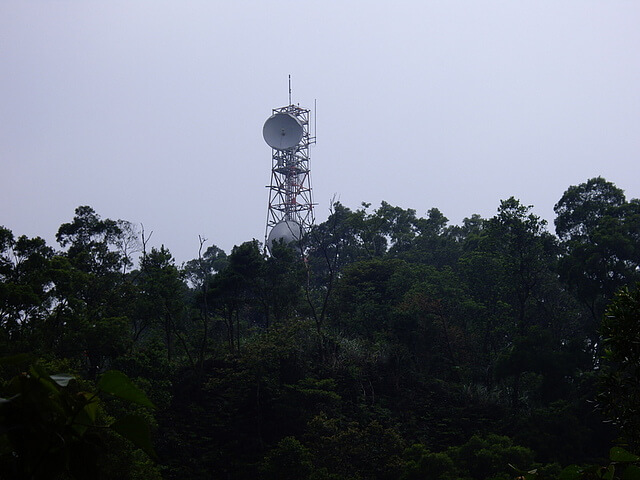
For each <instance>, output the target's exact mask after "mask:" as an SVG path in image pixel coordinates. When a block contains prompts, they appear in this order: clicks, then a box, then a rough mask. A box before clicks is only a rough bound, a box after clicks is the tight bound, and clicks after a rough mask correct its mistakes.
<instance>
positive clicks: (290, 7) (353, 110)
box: [0, 0, 640, 262]
mask: <svg viewBox="0 0 640 480" xmlns="http://www.w3.org/2000/svg"><path fill="white" fill-rule="evenodd" d="M639 25H640V2H637V1H588V0H574V1H558V0H550V1H544V0H536V1H511V0H509V1H482V0H474V1H471V0H469V1H455V0H447V1H424V0H423V1H413V2H408V1H393V2H391V1H385V2H382V1H375V0H369V1H357V2H356V1H341V2H338V1H328V0H325V1H322V2H301V1H279V0H270V1H227V2H217V1H189V0H180V1H158V0H149V1H135V0H127V1H108V2H107V1H100V2H98V1H85V0H82V1H80V0H76V1H64V0H55V1H54V0H50V1H35V0H33V1H23V0H20V1H14V0H2V2H0V158H1V162H2V164H1V165H2V168H1V174H0V206H1V209H2V210H1V212H0V224H3V225H5V226H6V227H8V228H10V229H12V230H13V232H14V234H16V235H21V234H26V235H28V236H36V235H39V236H42V237H44V238H46V239H47V241H48V242H49V243H50V244H52V245H54V246H57V245H56V244H55V241H54V235H55V232H56V231H57V229H58V227H59V226H60V224H61V223H64V222H68V221H70V220H71V219H72V217H73V211H74V209H75V207H77V206H79V205H90V206H92V207H93V208H94V209H95V210H96V211H97V212H98V214H100V215H101V216H102V217H108V218H113V219H124V220H129V221H131V222H134V223H137V224H140V223H143V224H144V226H145V229H146V230H147V231H153V232H154V233H153V237H152V242H151V243H152V244H154V245H160V244H164V245H166V246H167V247H168V248H169V249H170V250H171V252H172V253H173V254H174V256H175V257H176V258H177V260H178V262H183V261H186V260H189V259H191V258H194V257H196V256H197V251H198V235H203V236H204V237H206V238H207V239H208V240H209V242H208V243H209V244H210V243H215V244H216V245H218V246H219V247H221V248H223V249H224V250H225V251H227V252H229V251H230V249H231V247H232V246H233V245H235V244H240V243H242V242H244V241H247V240H250V239H252V238H257V239H259V240H263V238H264V228H265V220H266V208H267V193H268V192H267V189H266V188H265V186H266V185H267V184H268V183H269V176H270V162H271V150H270V148H269V147H268V146H267V145H266V144H265V143H264V141H263V139H262V125H263V123H264V121H265V120H266V119H267V118H268V117H269V115H270V114H271V109H272V108H275V107H280V106H284V105H286V104H287V103H288V92H287V75H289V74H291V76H292V82H293V102H294V103H299V104H300V106H303V107H307V108H313V103H314V100H315V99H317V145H316V146H314V147H312V149H311V176H312V183H313V187H314V197H315V201H316V202H317V203H318V206H317V210H316V218H317V220H318V221H322V220H324V219H326V217H327V214H328V208H329V203H330V199H331V198H332V197H333V196H334V195H335V196H336V198H337V199H339V200H340V201H341V202H342V203H344V204H345V205H347V206H349V207H351V208H357V207H358V206H359V205H360V203H361V202H370V203H372V204H373V206H374V207H375V206H377V205H379V204H380V201H382V200H385V201H387V202H389V203H391V204H392V205H398V206H401V207H403V208H413V209H415V210H416V211H417V213H418V215H420V216H424V215H425V214H426V212H427V210H428V209H429V208H432V207H437V208H439V209H440V210H441V211H442V212H443V213H444V215H445V216H447V217H448V218H449V220H450V222H451V223H452V224H458V223H460V222H461V221H462V219H463V218H464V217H468V216H470V215H472V214H473V213H478V214H480V215H482V216H483V217H490V216H492V215H493V214H494V213H495V212H496V209H497V207H498V205H499V201H500V199H504V198H508V197H509V196H511V195H514V196H516V197H517V198H519V199H520V200H521V201H522V202H523V203H526V204H532V205H534V212H535V213H537V214H538V215H540V216H542V217H543V218H546V219H548V220H549V221H552V220H553V205H554V204H555V203H556V202H557V200H558V199H559V198H560V196H561V195H562V193H563V192H564V190H566V188H567V187H568V186H569V185H576V184H578V183H581V182H583V181H585V180H587V179H588V178H591V177H594V176H598V175H602V176H604V177H605V178H607V179H608V180H610V181H612V182H614V183H615V184H616V185H618V186H619V187H621V188H623V189H624V190H625V192H626V194H627V196H628V197H629V198H637V197H640V161H639V160H640V155H639V154H640V28H638V26H639Z"/></svg>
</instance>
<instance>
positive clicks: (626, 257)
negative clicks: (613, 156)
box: [0, 178, 640, 480]
mask: <svg viewBox="0 0 640 480" xmlns="http://www.w3.org/2000/svg"><path fill="white" fill-rule="evenodd" d="M555 212H556V219H555V234H553V233H551V232H550V231H549V230H548V227H547V225H546V224H545V222H544V221H543V220H541V219H540V218H539V217H537V216H536V215H534V214H533V213H532V210H531V207H530V206H527V205H523V204H522V203H521V202H520V201H518V200H517V199H515V198H513V197H512V198H509V199H507V200H503V201H502V202H500V205H499V206H498V210H497V214H496V215H495V216H494V217H492V218H488V219H485V218H481V217H479V216H477V215H473V216H471V217H469V218H466V219H465V220H464V221H463V223H462V225H449V224H448V220H447V219H446V218H445V217H444V216H443V215H442V213H441V212H440V211H439V210H438V209H436V208H432V209H431V210H429V211H428V214H427V216H426V217H424V218H422V217H418V216H416V212H415V211H414V210H411V209H407V210H405V209H402V208H399V207H394V206H392V205H389V204H387V203H385V202H383V203H382V204H381V205H380V206H379V207H378V208H375V209H371V207H370V205H366V204H363V205H362V206H361V207H360V208H358V209H355V210H353V209H350V208H348V207H346V206H344V205H342V204H340V203H335V204H333V205H332V208H331V212H330V215H329V217H328V219H327V220H326V221H325V222H323V223H321V224H319V225H316V226H315V227H314V228H313V229H312V230H311V231H310V232H309V234H308V237H307V238H306V239H305V242H304V248H303V249H296V248H291V247H288V246H285V245H276V246H275V247H274V248H273V252H272V254H271V255H266V254H265V253H264V250H263V246H262V245H261V244H260V243H259V242H257V241H256V240H252V241H248V242H246V243H243V244H241V245H238V246H236V247H234V248H233V250H232V251H231V252H230V253H228V254H227V253H225V252H223V251H222V250H221V249H219V248H217V247H216V246H215V245H212V244H208V243H207V242H206V240H204V239H201V249H200V252H199V254H198V257H197V258H195V259H193V260H191V261H188V262H186V263H185V264H183V265H176V263H175V261H174V259H173V258H172V255H171V253H170V252H169V250H168V249H166V248H164V247H161V248H159V249H157V248H151V249H150V250H149V249H147V246H146V245H147V243H148V241H149V238H148V236H145V235H144V234H140V233H139V232H138V230H137V228H136V226H135V225H132V224H130V223H129V222H126V221H122V220H117V221H116V220H110V219H103V218H101V217H100V216H99V215H98V213H96V212H95V211H94V210H93V209H92V208H91V207H88V206H81V207H78V208H77V209H76V211H75V216H74V217H73V218H72V220H71V221H70V222H69V223H65V224H63V225H61V226H60V229H59V230H58V233H57V237H56V238H57V241H58V243H59V245H60V248H54V247H52V246H49V245H46V243H45V242H44V241H43V240H42V239H41V238H27V237H25V236H16V235H14V233H12V232H11V231H9V230H7V229H5V228H1V227H0V281H1V283H0V352H1V353H0V355H1V356H3V359H2V360H0V375H1V377H0V382H1V383H0V397H2V398H1V399H0V478H2V479H4V478H83V479H84V478H104V479H112V478H113V479H115V478H118V479H124V478H132V479H154V478H155V479H160V478H163V479H176V480H177V479H181V480H182V479H196V480H198V479H211V478H214V479H234V480H235V479H247V480H248V479H266V480H268V479H274V480H275V479H285V480H286V479H296V480H373V479H381V480H382V479H388V480H396V479H401V480H419V479H446V480H453V479H474V480H484V479H509V478H517V477H518V478H525V477H526V478H541V479H546V478H548V479H556V478H561V479H564V480H570V479H574V478H575V479H577V478H605V479H610V480H613V479H614V478H625V479H637V478H640V468H639V466H638V465H639V464H638V460H640V458H639V457H636V456H635V455H636V454H638V453H640V450H639V447H640V413H639V412H640V410H639V406H640V347H639V345H640V292H639V290H638V287H637V286H636V285H637V282H638V281H640V201H639V200H637V199H631V200H628V199H627V198H626V197H625V195H624V193H623V191H622V190H620V189H619V188H617V187H616V186H615V185H614V184H612V183H610V182H608V181H606V180H605V179H603V178H594V179H591V180H588V181H587V182H585V183H583V184H580V185H577V186H571V187H569V188H568V189H567V191H566V192H565V193H564V195H563V196H562V198H561V199H560V200H559V201H558V203H557V204H556V207H555ZM106 372H108V373H106ZM118 372H122V373H124V374H125V375H121V374H120V373H118ZM52 374H64V375H62V376H60V375H58V376H54V377H53V379H50V377H49V375H52ZM143 391H144V392H145V393H146V395H145V394H144V393H142V392H143ZM107 427H109V428H107ZM147 428H150V437H149V435H148V433H149V432H148V431H147ZM149 438H151V443H149Z"/></svg>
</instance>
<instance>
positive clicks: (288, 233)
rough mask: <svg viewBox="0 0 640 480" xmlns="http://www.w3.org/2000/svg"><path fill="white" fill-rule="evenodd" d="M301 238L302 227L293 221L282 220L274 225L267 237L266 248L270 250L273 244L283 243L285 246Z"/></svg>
mask: <svg viewBox="0 0 640 480" xmlns="http://www.w3.org/2000/svg"><path fill="white" fill-rule="evenodd" d="M301 238H302V227H301V226H300V225H299V224H298V222H294V221H293V220H283V221H281V222H280V223H278V224H276V226H274V227H273V228H272V229H271V231H270V232H269V237H267V247H268V248H269V250H271V247H272V246H273V242H283V243H285V244H287V245H289V244H291V243H294V242H297V241H299V240H300V239H301Z"/></svg>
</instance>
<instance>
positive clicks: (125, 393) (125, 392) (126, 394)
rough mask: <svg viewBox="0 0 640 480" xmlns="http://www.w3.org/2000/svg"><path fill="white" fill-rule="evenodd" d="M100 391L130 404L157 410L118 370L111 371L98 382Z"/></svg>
mask: <svg viewBox="0 0 640 480" xmlns="http://www.w3.org/2000/svg"><path fill="white" fill-rule="evenodd" d="M98 389H100V390H101V391H103V392H105V393H108V394H109V395H113V396H114V397H118V398H122V399H123V400H127V401H129V402H132V403H137V404H138V405H142V406H145V407H150V408H155V405H154V404H153V403H151V400H149V398H147V395H146V394H145V393H144V392H143V391H142V390H140V389H139V388H138V387H136V386H135V385H134V384H133V382H132V381H131V380H130V379H129V377H127V376H126V375H125V374H124V373H122V372H119V371H117V370H109V371H108V372H106V373H105V374H104V375H102V377H101V378H100V381H99V382H98Z"/></svg>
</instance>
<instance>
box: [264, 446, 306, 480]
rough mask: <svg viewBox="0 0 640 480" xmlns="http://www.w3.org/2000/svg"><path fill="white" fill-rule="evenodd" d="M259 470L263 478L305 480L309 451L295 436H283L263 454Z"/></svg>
mask: <svg viewBox="0 0 640 480" xmlns="http://www.w3.org/2000/svg"><path fill="white" fill-rule="evenodd" d="M261 470H262V473H263V478H264V479H265V480H307V479H308V478H309V476H310V475H311V472H312V471H313V464H312V463H311V453H310V452H309V450H308V449H307V448H306V447H305V446H304V445H302V443H300V442H299V441H298V440H297V439H296V438H295V437H285V438H283V439H282V440H280V441H279V442H278V444H277V445H276V447H275V448H274V449H273V450H271V451H270V452H269V453H268V454H267V455H266V456H265V458H264V460H263V462H262V468H261Z"/></svg>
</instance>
